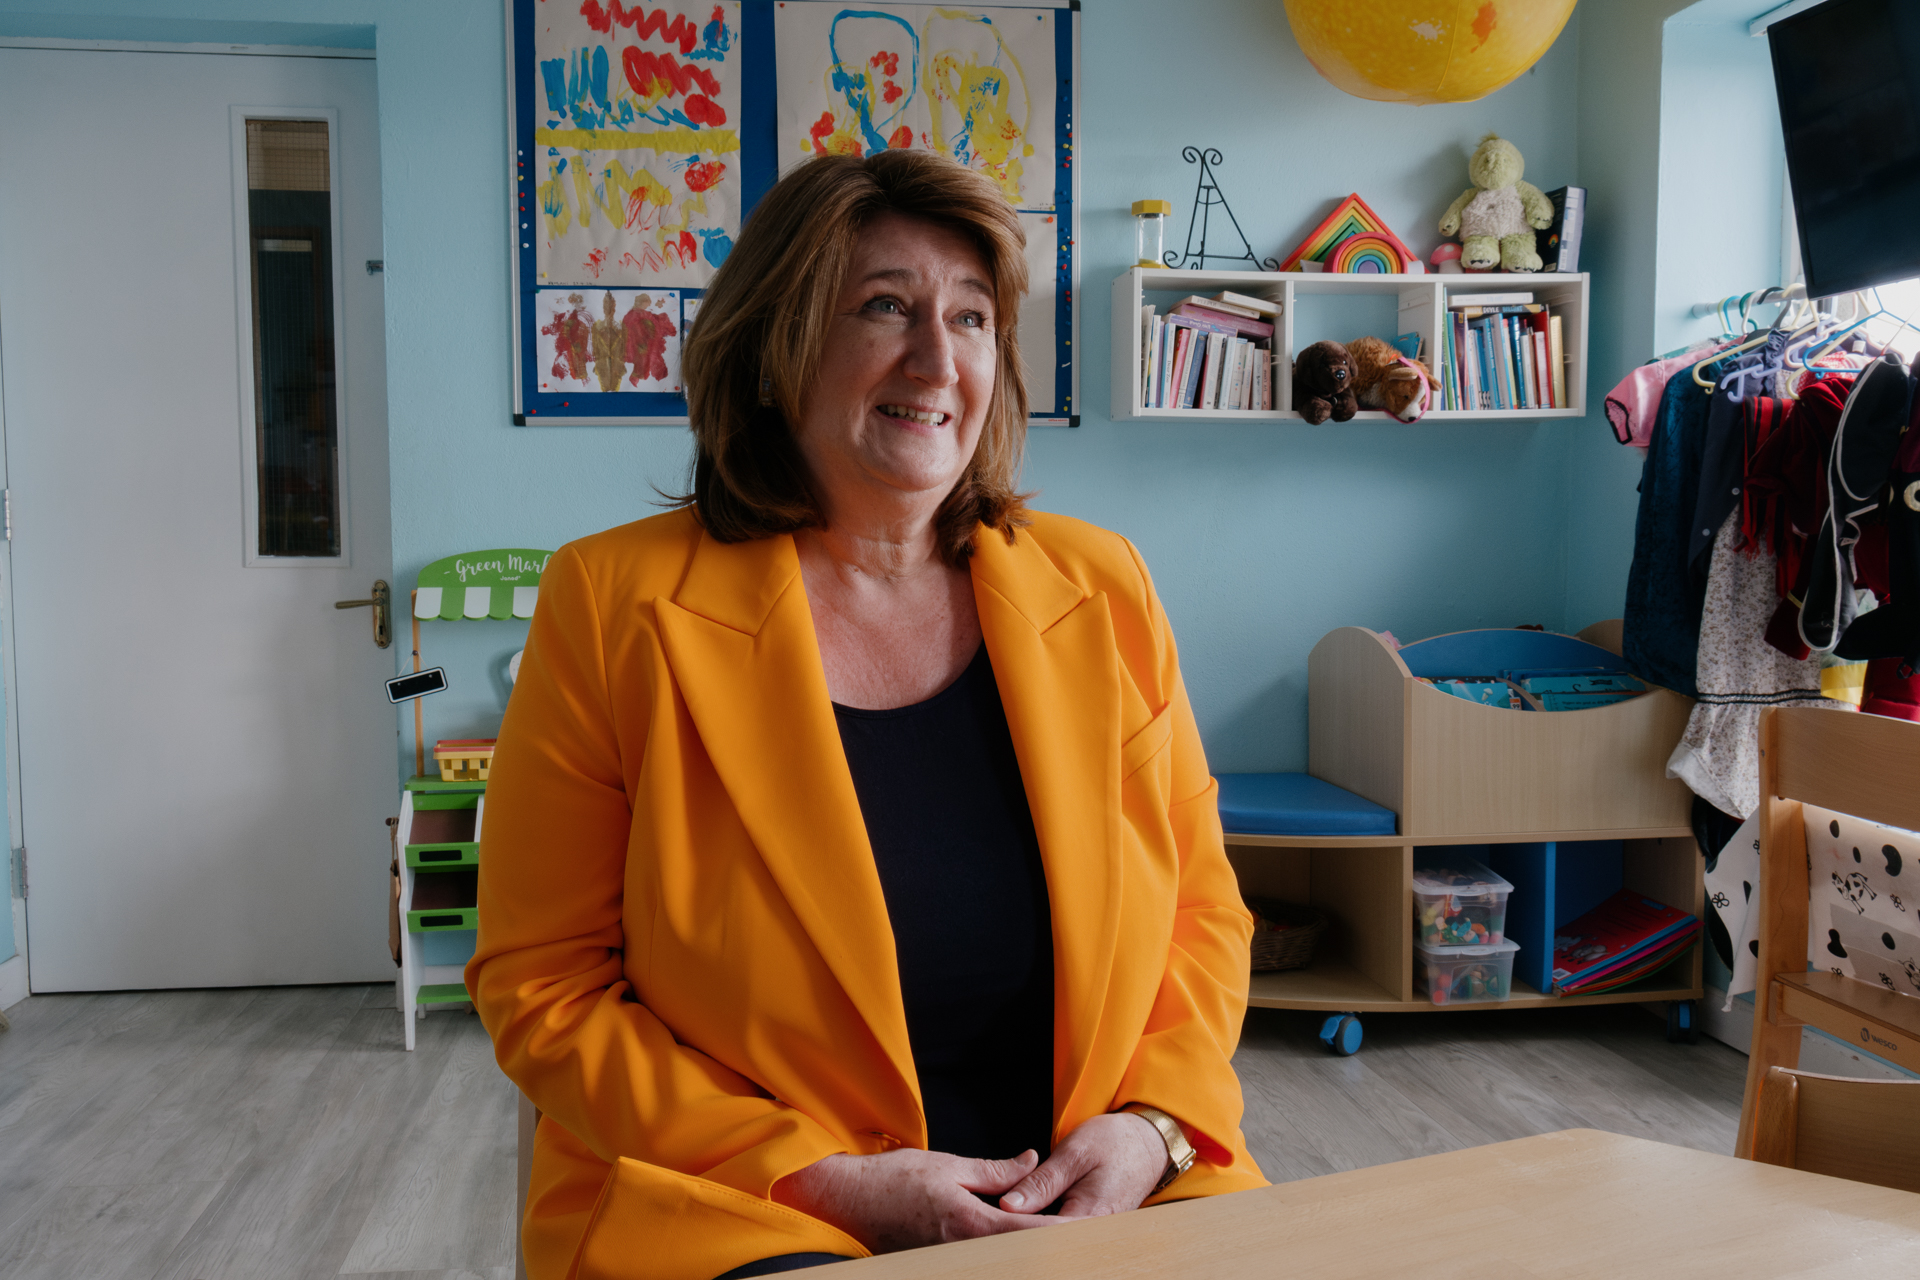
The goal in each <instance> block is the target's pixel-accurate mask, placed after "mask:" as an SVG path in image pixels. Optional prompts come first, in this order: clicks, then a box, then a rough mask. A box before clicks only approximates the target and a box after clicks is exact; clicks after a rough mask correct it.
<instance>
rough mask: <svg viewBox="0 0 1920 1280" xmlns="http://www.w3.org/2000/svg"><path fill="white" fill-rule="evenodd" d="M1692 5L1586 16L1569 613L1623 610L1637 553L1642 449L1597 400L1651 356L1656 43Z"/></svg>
mask: <svg viewBox="0 0 1920 1280" xmlns="http://www.w3.org/2000/svg"><path fill="white" fill-rule="evenodd" d="M1686 7H1687V4H1686V0H1600V2H1598V3H1596V0H1587V2H1586V3H1585V4H1583V5H1581V6H1580V8H1579V9H1578V10H1577V11H1576V16H1577V18H1578V19H1579V21H1580V76H1579V81H1580V125H1579V138H1580V183H1581V185H1582V186H1584V187H1586V189H1587V227H1586V242H1585V244H1584V245H1583V246H1582V247H1581V251H1580V259H1581V260H1580V265H1581V267H1582V268H1583V269H1584V270H1586V271H1588V272H1591V273H1592V276H1593V285H1592V303H1593V315H1592V320H1593V332H1592V336H1591V338H1590V340H1589V342H1588V345H1587V399H1588V402H1589V403H1590V404H1592V405H1593V406H1594V411H1593V412H1592V413H1590V414H1589V415H1588V417H1587V421H1586V423H1585V424H1584V425H1583V426H1582V427H1581V429H1579V430H1577V431H1572V432H1569V433H1568V442H1567V450H1566V457H1565V464H1566V468H1567V471H1566V493H1567V502H1566V508H1565V518H1566V530H1567V533H1566V560H1565V564H1564V569H1563V573H1564V581H1565V593H1566V594H1565V605H1564V609H1565V614H1566V616H1567V617H1568V618H1569V619H1576V620H1582V621H1585V620H1591V619H1595V618H1616V617H1619V616H1620V611H1621V608H1622V605H1623V604H1624V602H1625V600H1626V587H1627V567H1628V564H1629V562H1630V561H1631V560H1632V558H1633V518H1634V512H1635V511H1636V510H1637V508H1638V505H1639V500H1638V493H1637V486H1638V485H1639V483H1640V463H1641V455H1640V453H1639V452H1638V451H1636V450H1632V449H1626V448H1623V447H1621V446H1620V445H1619V444H1617V443H1615V441H1614V438H1613V433H1612V431H1611V430H1610V429H1609V428H1608V427H1607V425H1606V419H1605V418H1604V416H1602V414H1601V413H1600V411H1599V404H1600V399H1601V397H1602V396H1604V395H1605V394H1606V393H1607V390H1608V389H1609V388H1611V387H1612V386H1613V385H1614V384H1615V383H1617V382H1619V381H1620V379H1621V378H1623V377H1625V376H1626V375H1627V373H1628V372H1629V371H1631V370H1632V369H1633V367H1634V366H1635V365H1638V364H1642V363H1644V362H1645V361H1646V360H1647V358H1648V357H1649V356H1651V355H1653V354H1654V353H1655V351H1656V350H1657V348H1656V347H1655V346H1654V291H1655V279H1656V277H1655V270H1656V258H1655V246H1656V235H1657V232H1658V229H1659V211H1660V207H1661V201H1662V192H1661V190H1660V177H1661V172H1660V149H1659V147H1660V121H1661V116H1662V111H1661V103H1660V91H1661V85H1662V75H1661V40H1662V30H1663V26H1664V24H1665V22H1666V20H1667V19H1668V18H1669V17H1670V16H1672V15H1673V14H1674V13H1675V12H1676V11H1678V10H1681V9H1684V8H1686Z"/></svg>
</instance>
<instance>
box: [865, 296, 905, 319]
mask: <svg viewBox="0 0 1920 1280" xmlns="http://www.w3.org/2000/svg"><path fill="white" fill-rule="evenodd" d="M867 310H869V311H878V312H880V313H881V314H882V315H890V316H897V315H901V314H904V312H905V311H906V308H904V307H902V306H901V305H900V299H898V298H875V299H873V300H872V301H871V302H869V303H867Z"/></svg>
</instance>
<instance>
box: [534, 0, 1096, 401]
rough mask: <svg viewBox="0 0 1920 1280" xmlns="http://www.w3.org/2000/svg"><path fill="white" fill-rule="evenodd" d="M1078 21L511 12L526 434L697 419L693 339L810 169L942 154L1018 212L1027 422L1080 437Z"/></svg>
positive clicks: (898, 10) (686, 5)
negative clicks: (716, 279) (743, 227)
mask: <svg viewBox="0 0 1920 1280" xmlns="http://www.w3.org/2000/svg"><path fill="white" fill-rule="evenodd" d="M1078 10H1079V4H1078V0H1072V3H1070V4H1046V5H995V6H985V7H973V8H951V7H947V6H934V5H904V4H863V5H862V6H861V7H860V8H857V9H856V8H851V7H848V6H847V5H845V4H842V3H840V2H839V0H697V2H695V0H670V2H668V3H664V4H650V3H647V2H646V0H640V3H636V4H634V5H633V6H631V7H629V6H627V5H625V4H623V3H621V0H584V2H582V3H577V4H576V3H575V0H507V20H508V31H509V56H508V64H507V67H508V94H507V99H508V114H509V136H510V138H511V140H512V152H513V153H512V155H511V157H510V161H511V174H512V186H513V226H514V228H515V232H516V234H515V236H514V238H513V242H512V243H513V254H512V266H513V273H512V274H513V299H512V303H513V330H514V342H513V357H514V376H513V420H514V423H515V424H516V425H524V426H541V425H552V426H568V425H573V426H648V425H685V423H686V421H687V416H686V414H687V406H686V398H685V393H684V390H683V388H682V386H681V383H680V364H679V357H680V341H681V338H682V337H683V335H684V334H685V332H686V327H687V324H688V323H689V322H690V321H691V320H692V319H693V317H694V316H695V314H696V313H697V312H698V310H699V305H700V298H701V296H702V293H703V291H704V288H705V286H706V284H707V282H708V281H709V280H710V279H711V278H712V275H713V272H714V270H715V268H717V267H718V266H719V264H720V263H722V262H724V261H725V260H726V255H727V253H728V252H729V251H730V250H731V248H732V245H733V241H734V239H736V238H737V237H738V236H739V228H740V223H741V221H742V219H743V218H744V217H745V216H748V215H750V214H751V212H752V210H753V207H754V204H755V203H756V202H757V201H758V200H759V198H760V197H761V196H762V195H763V194H765V192H766V191H767V189H768V188H769V187H771V186H772V185H773V183H774V182H775V181H776V180H777V179H778V178H779V176H780V175H781V174H783V173H785V172H787V171H789V170H791V169H792V168H793V167H794V166H795V165H797V164H800V163H803V162H804V161H805V160H806V159H807V158H808V157H810V156H812V155H816V154H839V153H845V152H860V153H866V152H870V151H872V150H874V149H877V148H880V147H885V146H914V147H924V148H927V149H936V150H942V151H944V152H946V153H947V154H950V155H954V156H955V157H956V158H958V159H960V160H962V161H964V162H965V163H967V164H968V165H970V166H971V167H973V168H976V169H979V170H981V171H983V172H985V173H987V174H988V175H989V176H990V177H992V178H993V179H994V180H995V182H996V183H998V184H999V185H1000V186H1001V188H1002V189H1003V190H1004V191H1006V192H1007V194H1008V197H1009V199H1011V200H1012V201H1013V203H1014V205H1015V207H1016V208H1018V209H1019V210H1020V217H1021V222H1022V224H1023V225H1024V226H1025V228H1026V230H1027V240H1028V245H1027V256H1028V273H1029V279H1030V281H1031V288H1030V290H1029V294H1028V298H1027V301H1026V303H1025V304H1024V305H1023V306H1022V308H1021V316H1020V346H1021V350H1022V354H1023V355H1024V356H1025V357H1026V362H1027V369H1028V389H1029V393H1030V399H1031V401H1032V405H1033V409H1032V413H1031V415H1030V421H1031V422H1033V423H1035V424H1054V425H1063V426H1069V425H1071V426H1077V425H1078V424H1079V412H1080V411H1079V374H1078V368H1077V362H1076V360H1075V358H1074V357H1075V352H1076V350H1077V347H1078V342H1077V338H1078V326H1079V306H1078V299H1077V297H1076V285H1077V282H1078V279H1079V270H1078V251H1077V245H1076V240H1077V238H1078V223H1079V171H1078V168H1077V166H1075V165H1074V163H1073V130H1074V115H1075V111H1074V107H1075V98H1076V93H1075V90H1076V88H1077V83H1076V82H1077V76H1078V68H1079V11H1078Z"/></svg>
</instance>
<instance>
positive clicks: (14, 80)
mask: <svg viewBox="0 0 1920 1280" xmlns="http://www.w3.org/2000/svg"><path fill="white" fill-rule="evenodd" d="M250 121H251V124H250V123H249V122H250ZM378 148H379V139H378V128H377V119H376V110H375V87H374V64H373V63H372V62H371V61H365V60H352V59H336V58H317V57H315V58H308V57H297V58H294V57H267V56H260V57H254V56H219V55H205V54H190V53H175V52H165V51H155V52H120V51H96V50H78V49H74V50H69V49H58V50H50V49H19V48H0V395H4V400H3V401H0V411H3V412H4V419H3V425H4V430H5V448H6V468H7V475H6V483H7V486H8V489H9V491H10V494H11V505H12V540H11V544H10V547H9V551H10V557H11V564H12V573H11V582H10V584H9V585H10V586H11V596H10V607H11V610H12V618H11V620H12V633H13V640H14V645H15V649H14V658H15V662H14V671H15V685H16V690H15V699H16V711H17V717H18V733H19V766H20V768H19V779H20V780H19V797H18V803H19V804H20V806H21V809H20V820H21V822H20V825H21V832H22V837H23V839H24V841H25V845H26V849H27V857H28V896H27V902H26V907H27V935H28V937H27V957H28V962H29V968H30V976H31V982H32V987H33V990H34V991H36V992H49V991H89V990H108V989H115V988H160V987H214V986H238V985H252V984H278V983H313V982H353V981H369V980H390V979H391V978H392V977H393V974H394V969H393V965H392V961H391V959H390V958H389V956H388V954H387V943H386V893H387V891H386V883H387V876H386V865H387V844H386V840H387V837H386V828H385V826H384V823H383V819H384V818H385V816H386V815H387V814H390V813H392V812H394V811H395V805H396V798H395V790H396V788H395V759H396V755H395V748H396V742H397V739H396V718H395V716H394V714H393V710H392V708H391V707H390V706H389V705H388V704H387V702H386V699H385V695H384V693H383V691H382V688H381V681H382V680H383V679H384V678H385V677H387V676H390V675H391V674H392V673H393V671H394V665H393V658H392V652H393V651H392V650H384V651H383V650H381V649H378V648H376V647H375V646H374V643H373V638H372V630H373V628H372V626H371V623H370V620H369V614H370V610H367V609H350V610H336V609H335V608H334V607H333V605H334V602H335V601H336V600H345V599H354V598H366V597H367V596H368V595H369V588H370V587H371V586H372V584H373V582H374V581H375V579H388V578H391V577H392V563H391V561H392V548H391V541H390V538H389V532H388V508H387V433H386V410H385V404H386V397H385V367H384V348H383V342H384V335H383V322H382V316H381V298H380V291H381V279H382V277H381V276H379V275H374V274H371V273H370V271H369V270H368V268H367V265H366V264H367V263H368V261H369V260H377V259H379V258H380V256H381V253H380V191H379V150H378ZM256 330H257V332H256ZM398 594H399V597H400V599H401V600H402V601H403V602H404V600H405V599H406V594H405V592H400V593H398ZM402 607H403V608H404V605H403V606H402Z"/></svg>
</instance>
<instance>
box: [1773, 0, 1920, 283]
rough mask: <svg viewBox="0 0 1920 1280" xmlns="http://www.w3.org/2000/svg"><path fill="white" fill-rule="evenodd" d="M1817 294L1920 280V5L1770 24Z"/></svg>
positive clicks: (1879, 0)
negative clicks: (1890, 282) (1892, 282)
mask: <svg viewBox="0 0 1920 1280" xmlns="http://www.w3.org/2000/svg"><path fill="white" fill-rule="evenodd" d="M1767 43H1768V45H1769V46H1770V48H1771V49H1772V52H1773V83H1774V88H1775V89H1776V91H1777V92H1778V93H1779V95H1780V127H1781V132H1782V133H1783V134H1785V136H1786V143H1787V176H1788V178H1789V179H1790V180H1791V181H1792V184H1793V209H1794V218H1795V221H1796V222H1797V223H1798V224H1799V227H1800V258H1801V262H1802V264H1803V265H1804V267H1805V269H1806V274H1807V294H1808V296H1809V297H1814V298H1825V297H1830V296H1832V295H1833V294H1836V293H1846V292H1848V291H1849V290H1853V289H1866V288H1871V287H1872V286H1874V285H1880V284H1886V283H1888V282H1889V281H1893V280H1907V279H1911V278H1913V277H1915V276H1920V0H1826V3H1825V4H1822V5H1818V6H1816V7H1814V8H1812V9H1808V10H1807V11H1805V12H1804V13H1797V14H1795V15H1793V16H1792V17H1791V18H1786V19H1784V20H1782V21H1780V22H1776V23H1774V24H1773V25H1772V26H1770V27H1768V28H1767Z"/></svg>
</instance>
